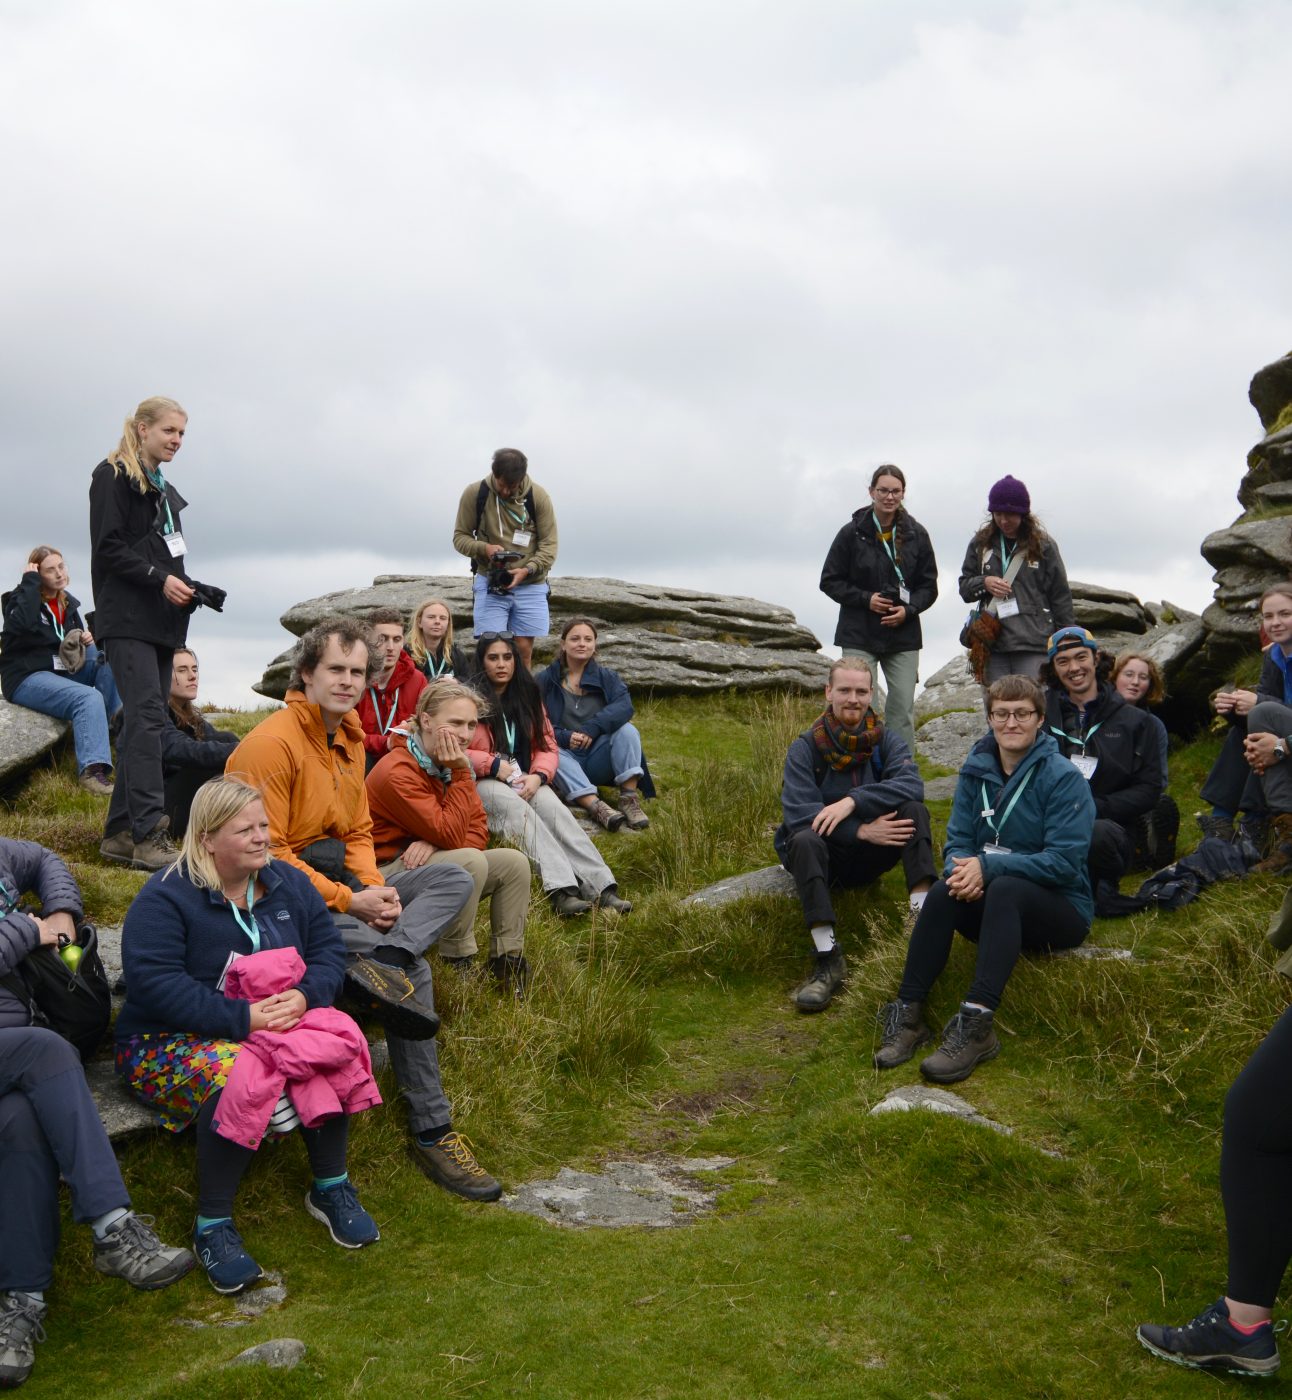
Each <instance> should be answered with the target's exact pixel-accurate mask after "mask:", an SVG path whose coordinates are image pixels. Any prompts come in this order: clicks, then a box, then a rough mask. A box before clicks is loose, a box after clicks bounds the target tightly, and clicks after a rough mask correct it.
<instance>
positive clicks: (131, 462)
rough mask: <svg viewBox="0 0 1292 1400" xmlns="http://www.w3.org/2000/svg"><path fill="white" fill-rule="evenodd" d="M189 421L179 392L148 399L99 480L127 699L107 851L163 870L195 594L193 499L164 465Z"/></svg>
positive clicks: (114, 660) (93, 511)
mask: <svg viewBox="0 0 1292 1400" xmlns="http://www.w3.org/2000/svg"><path fill="white" fill-rule="evenodd" d="M187 425H188V415H187V414H186V413H185V412H184V410H183V409H182V408H181V407H180V406H179V404H177V403H176V402H175V400H174V399H166V398H151V399H145V400H144V401H143V403H141V404H140V405H139V407H138V408H137V409H135V411H134V413H133V414H132V415H131V416H130V417H129V418H127V419H126V423H125V429H124V431H123V433H122V437H121V441H120V443H118V444H117V446H116V448H114V449H113V451H112V452H110V453H109V454H108V456H107V457H106V458H105V459H104V460H103V461H102V462H100V463H99V465H98V466H97V467H95V469H94V475H93V477H92V478H91V480H90V578H91V582H92V584H93V587H94V603H95V632H96V633H97V636H98V640H99V643H100V644H101V645H102V647H103V649H104V650H105V651H106V652H107V655H108V660H109V661H110V662H111V665H112V674H113V676H114V677H115V678H116V682H117V689H118V690H119V691H120V693H121V700H122V703H123V705H124V724H123V726H122V731H121V738H120V740H119V742H118V745H117V775H116V785H115V787H114V788H113V791H112V801H111V803H110V804H109V806H108V820H107V826H106V828H105V829H104V833H103V841H102V843H101V844H100V846H99V853H100V854H101V855H102V856H103V858H104V859H105V860H111V861H115V862H117V863H119V864H121V865H129V866H133V867H134V868H135V869H136V870H160V869H162V867H163V866H166V865H168V864H169V863H170V862H171V861H172V860H174V859H175V855H176V850H175V847H174V845H173V844H172V843H171V841H170V837H169V834H168V823H167V819H166V815H165V808H164V793H165V786H164V782H163V778H162V733H163V731H164V730H165V727H166V698H167V696H168V695H169V693H170V671H171V660H172V657H173V656H174V653H175V649H176V647H181V646H183V645H184V642H185V640H186V638H187V636H188V618H189V613H190V612H191V611H192V604H193V596H194V595H193V588H192V585H191V583H190V581H189V578H188V575H187V574H186V573H185V569H184V555H185V549H186V546H185V543H184V535H183V533H182V530H181V526H180V512H181V511H182V510H183V509H184V507H185V506H186V505H187V502H186V501H185V500H184V498H183V497H182V496H181V495H180V494H179V492H178V491H176V489H175V488H174V486H172V485H171V483H170V482H168V481H167V480H166V477H165V474H164V472H163V467H165V466H166V465H167V464H169V463H170V462H171V461H172V459H173V458H174V456H175V454H176V453H177V452H178V451H179V449H180V445H181V444H182V443H183V441H184V430H185V428H186V427H187Z"/></svg>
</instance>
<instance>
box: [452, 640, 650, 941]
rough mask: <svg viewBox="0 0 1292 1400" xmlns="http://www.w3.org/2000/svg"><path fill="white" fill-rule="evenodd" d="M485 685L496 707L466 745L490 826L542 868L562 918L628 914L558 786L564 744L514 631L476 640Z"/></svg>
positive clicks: (611, 877)
mask: <svg viewBox="0 0 1292 1400" xmlns="http://www.w3.org/2000/svg"><path fill="white" fill-rule="evenodd" d="M476 668H477V670H478V671H479V674H480V686H481V689H482V690H484V691H485V693H486V694H491V695H492V699H493V709H492V711H491V713H490V714H489V716H488V718H486V719H483V720H482V721H481V722H480V723H479V724H478V725H476V730H475V733H474V734H473V735H472V736H471V742H470V744H469V745H468V746H467V756H468V758H470V760H471V767H472V768H473V769H474V771H475V776H476V785H477V790H478V792H479V794H480V800H481V802H483V803H484V809H485V814H486V816H487V817H488V818H489V830H490V831H491V832H493V834H494V835H495V836H501V837H503V838H504V839H505V840H507V841H510V842H511V843H512V844H513V845H515V846H518V847H519V848H520V849H521V850H522V851H524V852H525V854H526V855H527V856H528V857H529V858H530V860H531V861H532V862H533V863H534V865H535V866H536V867H537V869H538V874H539V878H540V879H541V880H542V882H543V890H544V892H545V893H546V894H547V897H548V899H549V900H550V901H551V904H552V908H553V909H554V910H555V911H556V913H557V914H559V915H560V916H561V917H562V918H573V917H575V916H576V915H578V914H587V913H590V912H591V910H592V908H593V906H594V905H596V906H597V907H598V908H600V909H606V910H609V911H610V912H611V913H615V914H627V913H628V911H629V910H630V909H631V908H632V905H631V904H630V903H629V902H628V901H627V900H626V899H620V898H619V892H618V889H617V887H616V885H615V877H614V875H613V874H612V873H611V871H610V867H609V866H608V865H607V864H606V863H605V861H604V860H602V858H601V853H600V852H599V851H598V850H597V848H596V847H595V846H594V845H593V844H592V841H591V839H590V838H589V837H588V836H587V835H586V834H585V833H584V832H583V831H582V830H581V829H580V827H579V824H578V822H577V821H575V819H574V816H573V814H572V813H571V811H570V809H569V808H568V807H567V806H566V805H565V803H564V802H562V801H561V799H560V798H559V797H558V796H557V795H556V794H555V793H554V792H553V791H552V789H551V786H550V785H551V782H552V779H553V778H555V777H556V770H557V758H558V750H557V745H556V736H555V734H554V733H553V732H552V722H551V720H549V719H548V717H547V711H546V710H545V709H544V708H543V696H542V692H541V691H540V690H539V688H538V682H537V681H535V679H534V677H533V676H532V675H531V674H530V673H529V670H528V668H527V667H526V666H524V665H523V664H522V663H521V660H520V655H519V653H518V651H517V649H516V639H515V638H514V637H513V636H512V634H511V633H510V632H482V633H481V634H480V636H479V638H478V639H477V641H476Z"/></svg>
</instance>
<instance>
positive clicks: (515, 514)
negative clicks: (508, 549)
mask: <svg viewBox="0 0 1292 1400" xmlns="http://www.w3.org/2000/svg"><path fill="white" fill-rule="evenodd" d="M494 499H495V500H496V501H497V502H498V528H499V531H501V530H502V513H503V511H506V512H507V519H508V520H510V521H511V523H512V526H513V527H514V528H516V529H519V528H521V527H523V526H524V524H525V521H526V520H528V519H529V511H528V510H526V509H525V507H524V505H522V506H521V508H520V509H519V510H517V509H516V508H515V507H514V506H513V505H512V503H511V502H510V501H504V500H503V498H502V497H501V496H495V497H494Z"/></svg>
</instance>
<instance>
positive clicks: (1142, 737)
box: [1041, 627, 1166, 898]
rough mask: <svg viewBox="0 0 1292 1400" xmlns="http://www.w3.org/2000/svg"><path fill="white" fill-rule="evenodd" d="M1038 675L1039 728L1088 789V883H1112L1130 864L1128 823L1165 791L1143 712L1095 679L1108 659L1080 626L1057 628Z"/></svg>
mask: <svg viewBox="0 0 1292 1400" xmlns="http://www.w3.org/2000/svg"><path fill="white" fill-rule="evenodd" d="M1046 656H1047V658H1048V659H1047V661H1046V664H1045V666H1044V667H1043V668H1042V671H1041V679H1042V681H1043V682H1044V683H1045V685H1046V686H1047V687H1048V689H1047V691H1046V712H1045V730H1046V733H1048V734H1052V735H1053V736H1054V738H1055V740H1056V741H1057V742H1058V745H1059V752H1060V753H1061V754H1062V755H1063V756H1064V757H1065V758H1068V759H1071V761H1072V763H1073V764H1074V765H1075V766H1076V768H1077V769H1078V770H1079V771H1080V772H1081V774H1082V776H1083V777H1085V779H1086V780H1087V782H1089V784H1090V795H1091V796H1092V797H1093V798H1094V799H1095V830H1094V835H1093V837H1092V838H1091V841H1090V861H1089V864H1090V880H1091V884H1093V885H1094V887H1095V894H1096V898H1097V897H1098V894H1099V887H1100V883H1101V882H1104V883H1106V884H1111V885H1113V886H1114V888H1115V887H1116V885H1117V882H1118V881H1119V880H1120V879H1121V877H1122V876H1123V875H1125V874H1126V872H1127V871H1128V870H1129V869H1130V867H1131V862H1132V859H1133V858H1134V853H1135V838H1134V835H1133V832H1132V828H1133V827H1134V825H1135V823H1136V821H1137V820H1138V819H1139V818H1140V817H1142V816H1143V815H1144V814H1145V813H1147V812H1151V811H1152V810H1153V808H1154V807H1155V806H1156V805H1157V801H1158V799H1159V798H1160V797H1161V796H1162V791H1163V789H1164V788H1165V786H1166V774H1165V773H1164V772H1163V771H1162V755H1161V748H1160V745H1159V744H1158V742H1157V737H1156V735H1155V734H1154V732H1153V728H1152V726H1151V724H1150V723H1149V716H1148V714H1147V713H1146V712H1145V711H1143V710H1140V709H1137V708H1136V707H1135V706H1134V705H1128V704H1127V703H1126V702H1125V700H1123V699H1122V697H1121V696H1120V695H1119V694H1118V693H1117V691H1116V690H1114V689H1113V687H1112V686H1111V685H1110V684H1109V682H1108V680H1107V678H1106V675H1105V674H1103V672H1105V671H1106V670H1107V669H1108V668H1109V667H1110V666H1111V658H1109V657H1106V656H1105V657H1103V658H1101V657H1100V654H1099V644H1098V643H1097V642H1096V641H1095V639H1094V637H1093V636H1092V635H1091V634H1090V633H1089V632H1087V631H1086V629H1085V628H1084V627H1061V628H1060V629H1059V630H1058V631H1057V632H1055V633H1054V634H1053V636H1051V638H1050V640H1049V642H1048V644H1047V646H1046Z"/></svg>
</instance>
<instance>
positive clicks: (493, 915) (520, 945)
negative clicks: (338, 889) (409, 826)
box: [381, 847, 529, 958]
mask: <svg viewBox="0 0 1292 1400" xmlns="http://www.w3.org/2000/svg"><path fill="white" fill-rule="evenodd" d="M426 863H427V865H459V866H461V867H462V869H463V870H465V871H466V872H467V874H468V875H470V876H471V879H472V882H473V883H474V885H475V891H474V893H473V894H472V895H471V898H470V899H468V900H467V902H466V903H465V904H464V905H463V906H462V912H461V913H460V914H459V915H458V916H457V918H456V919H454V921H453V922H452V923H451V924H450V925H449V926H448V928H446V929H445V930H444V932H443V933H442V934H441V935H440V939H439V943H438V945H437V946H438V948H439V953H440V956H441V957H442V958H473V957H475V955H476V952H477V951H478V949H477V945H476V934H475V919H476V910H477V909H479V907H480V901H481V900H482V899H488V901H489V956H490V957H491V958H497V957H501V956H502V955H503V954H504V953H523V952H524V951H525V919H526V918H527V916H528V914H529V861H528V860H527V859H526V858H525V856H524V855H523V854H522V853H521V852H520V851H514V850H512V849H510V848H509V847H499V848H497V849H494V850H487V851H477V850H474V849H471V848H468V847H463V848H461V849H459V850H456V851H436V852H435V854H434V855H433V856H432V857H431V858H430V860H428V861H427V862H426ZM406 868H407V867H406V866H405V865H404V862H403V859H402V858H401V857H398V856H397V857H396V858H395V859H394V860H392V861H390V862H388V863H387V864H386V865H383V866H382V867H381V875H382V878H383V879H386V880H388V879H389V878H390V877H391V876H392V875H397V874H398V873H399V872H400V871H401V870H404V869H406Z"/></svg>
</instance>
